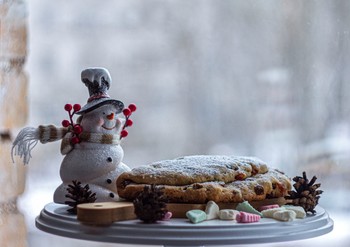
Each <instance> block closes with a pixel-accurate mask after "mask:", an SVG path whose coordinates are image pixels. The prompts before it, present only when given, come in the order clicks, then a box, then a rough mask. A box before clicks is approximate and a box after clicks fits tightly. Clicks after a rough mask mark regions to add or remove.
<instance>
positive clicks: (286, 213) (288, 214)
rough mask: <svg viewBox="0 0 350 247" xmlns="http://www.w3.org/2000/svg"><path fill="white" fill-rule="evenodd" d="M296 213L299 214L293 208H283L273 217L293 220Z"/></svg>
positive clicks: (281, 219)
mask: <svg viewBox="0 0 350 247" xmlns="http://www.w3.org/2000/svg"><path fill="white" fill-rule="evenodd" d="M296 215H297V214H296V213H295V212H294V211H292V210H282V211H277V212H275V213H274V214H273V218H274V219H276V220H280V221H293V220H295V217H296Z"/></svg>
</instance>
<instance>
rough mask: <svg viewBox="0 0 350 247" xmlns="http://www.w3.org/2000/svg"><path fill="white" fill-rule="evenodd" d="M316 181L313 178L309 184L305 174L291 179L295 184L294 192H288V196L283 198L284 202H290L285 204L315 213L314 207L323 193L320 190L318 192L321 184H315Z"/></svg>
mask: <svg viewBox="0 0 350 247" xmlns="http://www.w3.org/2000/svg"><path fill="white" fill-rule="evenodd" d="M316 180H317V177H316V176H313V177H312V179H311V181H310V182H309V180H308V178H307V176H306V172H303V176H302V177H300V176H296V177H294V178H293V181H294V182H295V183H294V184H293V187H294V189H295V191H288V194H289V195H288V196H286V197H285V199H286V200H291V202H288V203H287V204H291V205H294V206H301V207H303V208H304V209H305V212H311V213H313V214H314V213H316V210H315V207H316V205H317V204H318V200H319V199H320V194H322V193H323V191H322V190H318V188H319V187H320V186H321V184H315V182H316Z"/></svg>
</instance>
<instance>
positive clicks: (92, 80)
mask: <svg viewBox="0 0 350 247" xmlns="http://www.w3.org/2000/svg"><path fill="white" fill-rule="evenodd" d="M81 81H82V82H83V83H84V84H85V86H87V88H88V89H89V94H90V97H89V99H88V101H87V104H86V105H84V106H83V107H82V108H81V110H80V111H79V112H77V114H79V115H81V114H84V113H87V112H90V111H92V110H95V109H96V108H98V107H100V106H103V105H106V104H112V105H114V106H115V108H116V109H117V112H116V113H120V112H121V111H122V110H123V108H124V104H123V102H121V101H119V100H115V99H111V98H110V96H109V95H108V94H107V91H108V89H109V87H110V84H111V83H112V78H111V76H110V74H109V72H108V70H107V69H105V68H87V69H85V70H83V71H82V72H81Z"/></svg>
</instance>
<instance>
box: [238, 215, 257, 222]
mask: <svg viewBox="0 0 350 247" xmlns="http://www.w3.org/2000/svg"><path fill="white" fill-rule="evenodd" d="M236 221H237V222H238V223H253V222H258V221H260V215H257V214H251V213H246V212H239V214H237V216H236Z"/></svg>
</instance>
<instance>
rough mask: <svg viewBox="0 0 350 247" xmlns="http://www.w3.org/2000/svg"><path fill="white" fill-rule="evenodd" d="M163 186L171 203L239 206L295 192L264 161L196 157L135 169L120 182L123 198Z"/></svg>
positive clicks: (119, 180)
mask: <svg viewBox="0 0 350 247" xmlns="http://www.w3.org/2000/svg"><path fill="white" fill-rule="evenodd" d="M150 184H155V185H158V186H162V187H163V191H164V193H165V195H166V196H167V198H168V200H169V202H174V203H206V202H208V201H210V200H213V201H215V202H217V203H236V202H242V201H244V200H247V201H259V200H264V199H271V198H279V197H284V196H285V195H287V192H288V191H289V190H291V181H290V179H289V178H288V177H287V176H286V175H285V174H284V173H283V172H281V171H279V170H276V169H273V168H270V167H268V166H267V164H266V163H265V162H263V161H261V160H260V159H257V158H252V157H240V156H221V155H220V156H219V155H215V156H212V155H196V156H185V157H181V158H178V159H173V160H164V161H158V162H155V163H153V164H150V165H146V166H140V167H137V168H134V169H133V170H132V171H129V172H125V173H123V174H121V175H120V176H119V177H118V179H117V188H118V194H119V196H120V197H122V198H124V199H127V200H133V199H134V198H135V197H136V196H137V194H138V193H139V192H141V191H142V190H143V188H144V186H146V185H150Z"/></svg>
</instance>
